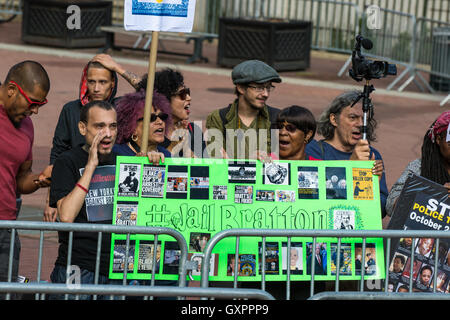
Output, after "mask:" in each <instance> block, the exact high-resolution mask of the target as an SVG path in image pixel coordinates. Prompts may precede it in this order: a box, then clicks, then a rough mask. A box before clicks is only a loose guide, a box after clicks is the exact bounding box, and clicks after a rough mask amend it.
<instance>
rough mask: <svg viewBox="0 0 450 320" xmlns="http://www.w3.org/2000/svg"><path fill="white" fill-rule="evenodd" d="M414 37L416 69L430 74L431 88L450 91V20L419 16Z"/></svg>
mask: <svg viewBox="0 0 450 320" xmlns="http://www.w3.org/2000/svg"><path fill="white" fill-rule="evenodd" d="M416 38H417V40H416V43H417V49H416V56H417V65H416V70H417V71H421V72H424V73H428V74H429V75H430V85H431V87H432V88H433V89H435V90H437V91H444V92H445V91H446V92H450V22H444V21H438V20H433V19H426V18H419V19H417V33H416ZM432 92H434V91H432Z"/></svg>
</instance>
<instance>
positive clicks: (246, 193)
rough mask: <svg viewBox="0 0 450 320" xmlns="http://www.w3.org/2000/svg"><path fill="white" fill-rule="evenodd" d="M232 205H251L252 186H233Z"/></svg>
mask: <svg viewBox="0 0 450 320" xmlns="http://www.w3.org/2000/svg"><path fill="white" fill-rule="evenodd" d="M234 203H253V186H235V187H234Z"/></svg>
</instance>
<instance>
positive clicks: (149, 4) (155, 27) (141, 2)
mask: <svg viewBox="0 0 450 320" xmlns="http://www.w3.org/2000/svg"><path fill="white" fill-rule="evenodd" d="M194 14H195V0H125V3H124V26H125V30H137V31H146V30H152V31H171V32H191V30H192V25H193V23H194Z"/></svg>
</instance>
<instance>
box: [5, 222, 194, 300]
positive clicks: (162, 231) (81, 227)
mask: <svg viewBox="0 0 450 320" xmlns="http://www.w3.org/2000/svg"><path fill="white" fill-rule="evenodd" d="M0 229H9V230H11V241H10V254H9V268H8V275H7V282H6V283H0V292H9V291H8V290H12V291H11V292H29V291H30V290H31V291H32V289H29V288H26V286H27V285H29V284H21V283H15V282H12V281H13V279H12V265H13V251H14V238H15V236H16V232H17V231H18V230H37V231H39V233H40V238H39V252H38V257H39V258H38V262H37V265H38V269H37V270H38V271H37V281H38V282H39V281H40V279H41V266H42V257H43V241H44V231H58V232H67V233H68V234H69V238H68V239H69V240H68V254H67V268H68V270H69V267H70V266H71V253H72V246H73V236H74V233H75V232H90V233H97V234H98V242H97V256H96V266H95V275H94V279H95V280H94V286H93V287H86V288H85V285H80V286H81V288H80V291H79V292H84V291H83V290H86V291H87V292H90V293H97V294H99V293H101V292H108V293H116V294H120V293H127V292H128V291H129V292H130V294H133V292H134V291H133V289H132V286H125V287H123V288H121V289H120V290H119V291H117V292H115V291H114V289H117V288H115V287H114V286H112V287H110V285H99V284H98V279H99V264H100V249H101V244H102V235H103V234H105V233H117V234H126V248H125V258H124V261H125V263H124V268H123V270H124V272H123V273H124V275H123V281H122V283H123V285H125V284H127V271H128V267H126V266H127V262H128V261H129V259H128V258H129V256H128V254H129V247H130V236H131V235H137V234H142V235H153V236H154V238H155V241H156V242H157V241H158V236H159V235H169V236H171V237H173V238H174V239H175V240H176V242H177V243H178V245H179V248H180V264H179V269H178V276H179V278H178V279H179V284H178V285H179V287H180V288H183V287H185V284H186V270H187V266H186V263H187V254H188V248H187V243H186V240H185V239H184V237H183V236H182V235H181V233H179V232H178V231H176V230H174V229H170V228H156V227H141V226H126V227H125V226H116V225H103V224H89V223H45V222H33V221H0ZM155 261H156V254H153V262H154V263H153V264H152V266H153V269H152V278H151V286H152V287H153V286H154V285H155V268H156V263H155ZM14 280H15V279H14ZM41 287H42V288H44V289H45V290H44V291H43V292H53V293H54V292H58V293H64V294H66V299H67V298H68V296H67V295H68V294H74V293H75V292H77V290H78V289H77V290H74V286H68V285H60V286H58V285H56V284H46V285H44V284H40V285H34V288H36V289H38V288H41ZM163 288H164V289H161V288H159V289H160V290H158V288H156V289H155V288H154V289H151V290H150V288H149V287H147V289H148V290H149V291H148V292H149V293H151V292H156V293H158V294H164V291H165V290H167V287H163ZM21 290H24V291H21ZM96 290H97V291H96ZM144 290H145V289H144ZM137 291H139V290H137ZM35 293H39V291H36V292H35ZM9 298H10V294H9V293H7V295H6V299H9ZM95 298H96V297H95V296H94V299H95Z"/></svg>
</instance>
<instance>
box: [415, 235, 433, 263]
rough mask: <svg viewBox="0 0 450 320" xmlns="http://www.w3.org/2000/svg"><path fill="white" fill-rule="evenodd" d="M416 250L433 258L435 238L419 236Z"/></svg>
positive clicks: (424, 255)
mask: <svg viewBox="0 0 450 320" xmlns="http://www.w3.org/2000/svg"><path fill="white" fill-rule="evenodd" d="M415 246H416V250H415V252H416V253H417V254H419V255H421V256H423V257H426V258H431V253H432V251H433V247H434V239H433V238H419V239H416V241H415Z"/></svg>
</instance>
